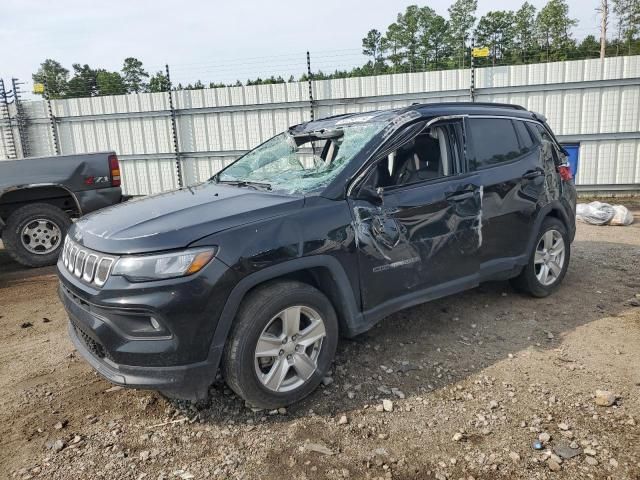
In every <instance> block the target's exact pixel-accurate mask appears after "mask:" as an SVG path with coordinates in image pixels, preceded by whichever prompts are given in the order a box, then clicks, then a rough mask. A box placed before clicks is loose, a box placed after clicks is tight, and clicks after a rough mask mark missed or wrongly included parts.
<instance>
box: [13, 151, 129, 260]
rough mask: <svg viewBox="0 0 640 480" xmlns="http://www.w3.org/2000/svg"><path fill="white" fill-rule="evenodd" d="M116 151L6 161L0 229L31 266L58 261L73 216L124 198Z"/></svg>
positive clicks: (17, 256) (18, 255)
mask: <svg viewBox="0 0 640 480" xmlns="http://www.w3.org/2000/svg"><path fill="white" fill-rule="evenodd" d="M121 201H122V191H121V189H120V166H119V163H118V157H117V156H116V154H115V153H114V152H101V153H85V154H78V155H62V156H56V157H39V158H26V159H22V160H11V161H9V160H3V161H0V234H2V242H3V243H4V247H5V249H6V250H7V251H8V253H9V255H11V257H12V258H13V259H14V260H16V261H17V262H19V263H21V264H22V265H25V266H28V267H42V266H45V265H53V264H55V263H56V261H57V259H58V254H59V253H60V248H61V246H62V244H63V241H64V237H65V235H66V232H67V229H68V228H69V226H70V225H71V221H72V219H73V218H78V217H80V216H82V215H84V214H86V213H89V212H93V211H95V210H98V209H100V208H103V207H107V206H109V205H113V204H116V203H120V202H121Z"/></svg>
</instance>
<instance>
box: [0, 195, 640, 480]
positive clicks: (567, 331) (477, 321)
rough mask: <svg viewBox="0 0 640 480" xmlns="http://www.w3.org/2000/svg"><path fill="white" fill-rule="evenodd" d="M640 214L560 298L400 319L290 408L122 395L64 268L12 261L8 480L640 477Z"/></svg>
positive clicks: (1, 380) (590, 259)
mask: <svg viewBox="0 0 640 480" xmlns="http://www.w3.org/2000/svg"><path fill="white" fill-rule="evenodd" d="M635 213H636V223H635V224H634V225H632V226H630V227H592V226H587V225H582V224H581V225H579V229H578V235H577V238H576V241H575V243H574V245H573V252H572V259H571V266H570V269H569V272H568V274H567V276H566V279H565V282H564V284H563V286H562V287H561V289H560V290H559V291H558V292H556V294H554V295H553V296H551V297H549V298H546V299H541V300H540V299H533V298H529V297H527V296H523V295H521V294H518V293H516V292H514V291H513V290H512V289H511V288H510V286H509V284H508V283H504V282H500V283H490V284H486V285H482V286H481V287H480V288H476V289H474V290H472V291H469V292H467V293H464V294H461V295H456V296H453V297H449V298H445V299H442V300H439V301H435V302H431V303H429V304H426V305H423V306H419V307H415V308H412V309H409V310H405V311H403V312H400V313H398V314H395V315H393V316H391V317H389V318H388V319H386V320H385V321H384V322H382V323H381V324H380V325H379V326H378V327H377V328H374V329H373V330H372V331H371V332H369V333H368V334H365V335H362V336H361V337H358V338H356V339H355V340H351V341H349V340H343V341H342V342H341V344H340V346H339V353H338V357H337V359H336V362H335V367H334V371H333V372H332V376H331V377H328V378H326V379H325V382H324V383H325V384H326V385H323V386H321V387H320V389H319V390H318V391H317V392H316V393H314V394H313V395H312V396H311V397H309V398H308V399H306V400H304V401H302V402H301V403H299V404H297V405H294V406H292V407H289V408H288V409H286V410H284V409H281V410H280V411H273V412H269V411H252V410H251V409H249V408H246V407H245V406H244V404H243V402H242V401H241V400H239V399H238V398H237V397H235V396H234V395H233V394H232V393H231V392H230V391H228V390H227V389H226V388H225V387H224V385H222V384H217V385H216V386H214V387H213V388H212V390H211V401H210V403H209V404H208V405H199V406H193V405H182V404H177V403H174V402H171V401H168V400H167V399H165V398H163V397H162V396H160V395H158V394H156V393H153V392H144V391H132V390H127V389H120V388H117V387H116V388H113V386H112V385H110V384H109V383H107V382H106V381H104V380H102V379H101V378H100V377H98V376H97V375H96V374H94V373H93V371H92V370H91V369H90V368H89V367H88V365H87V364H86V363H85V362H84V361H83V360H82V359H81V358H78V356H77V354H76V353H75V352H74V349H73V347H72V345H71V343H70V341H69V340H68V338H67V334H66V318H65V314H64V311H63V309H62V307H61V306H60V304H59V302H58V299H57V296H56V285H57V280H56V277H55V275H54V272H53V269H51V268H47V269H39V270H29V271H25V270H22V269H20V268H19V267H17V266H16V265H15V264H13V263H11V262H10V261H9V259H8V258H7V256H6V254H4V252H2V251H0V272H2V273H0V326H1V328H0V342H1V343H0V344H1V345H2V348H1V349H0V367H1V368H0V477H1V478H20V479H28V478H47V479H74V480H75V479H85V478H105V479H120V478H127V479H129V478H130V479H142V478H146V479H190V478H198V479H199V478H221V479H222V478H224V479H227V478H244V479H253V478H278V479H282V478H283V477H284V478H298V479H305V478H306V479H315V478H328V479H335V478H372V479H374V478H385V479H388V478H394V479H405V478H406V479H432V478H433V479H465V480H469V479H471V478H474V479H485V478H486V479H488V478H491V479H495V478H509V479H511V478H522V479H530V478H550V479H552V478H563V479H564V478H569V479H583V478H594V479H599V478H611V479H626V478H629V479H637V478H640V429H639V426H638V424H639V423H640V400H639V398H640V395H639V394H640V307H638V305H640V216H639V214H640V211H638V210H637V208H636V212H635ZM597 390H606V391H608V392H610V395H607V394H600V395H599V396H597V397H596V391H597ZM598 403H602V404H606V405H603V406H601V405H598ZM536 441H540V443H541V445H540V447H541V449H540V450H535V449H534V448H533V447H532V445H533V444H534V442H536Z"/></svg>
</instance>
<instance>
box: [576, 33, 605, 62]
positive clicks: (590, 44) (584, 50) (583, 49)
mask: <svg viewBox="0 0 640 480" xmlns="http://www.w3.org/2000/svg"><path fill="white" fill-rule="evenodd" d="M577 50H578V54H579V56H580V58H597V57H598V56H599V55H600V40H598V39H596V37H595V36H594V35H587V36H586V37H584V39H583V40H582V42H580V45H578V49H577Z"/></svg>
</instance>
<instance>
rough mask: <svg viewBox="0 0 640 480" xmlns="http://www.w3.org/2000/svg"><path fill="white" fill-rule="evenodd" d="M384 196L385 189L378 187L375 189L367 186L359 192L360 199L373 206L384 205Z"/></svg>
mask: <svg viewBox="0 0 640 480" xmlns="http://www.w3.org/2000/svg"><path fill="white" fill-rule="evenodd" d="M383 194H384V188H383V187H377V188H375V189H374V188H373V187H371V186H366V187H362V188H361V189H360V191H359V192H358V198H359V199H361V200H366V201H367V202H369V203H372V204H373V205H382V203H383V200H382V199H383Z"/></svg>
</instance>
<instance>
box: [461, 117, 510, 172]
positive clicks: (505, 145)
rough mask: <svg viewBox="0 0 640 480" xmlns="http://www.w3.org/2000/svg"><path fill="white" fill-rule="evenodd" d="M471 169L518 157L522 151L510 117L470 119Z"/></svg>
mask: <svg viewBox="0 0 640 480" xmlns="http://www.w3.org/2000/svg"><path fill="white" fill-rule="evenodd" d="M469 130H470V132H471V135H470V137H471V138H470V143H471V155H472V157H471V159H470V168H471V170H477V169H480V168H485V167H490V166H492V165H496V164H499V163H502V162H508V161H509V160H513V159H514V158H518V157H519V156H520V155H521V154H522V152H521V149H520V145H519V143H518V138H517V136H516V132H515V129H514V127H513V123H512V122H511V120H508V119H498V118H472V119H469Z"/></svg>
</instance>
